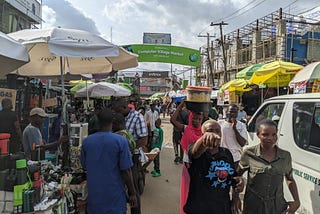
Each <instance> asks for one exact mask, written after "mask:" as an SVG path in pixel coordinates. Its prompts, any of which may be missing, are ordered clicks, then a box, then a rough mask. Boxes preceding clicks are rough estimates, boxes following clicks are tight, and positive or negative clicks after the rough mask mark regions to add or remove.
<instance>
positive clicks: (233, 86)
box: [220, 79, 252, 92]
mask: <svg viewBox="0 0 320 214" xmlns="http://www.w3.org/2000/svg"><path fill="white" fill-rule="evenodd" d="M248 85H249V81H248V80H245V79H234V80H230V81H229V82H227V83H225V84H223V85H222V86H221V87H220V91H224V90H227V89H228V90H229V91H230V92H232V91H240V92H245V91H251V90H252V89H251V88H250V87H247V86H248Z"/></svg>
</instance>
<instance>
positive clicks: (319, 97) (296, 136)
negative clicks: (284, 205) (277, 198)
mask: <svg viewBox="0 0 320 214" xmlns="http://www.w3.org/2000/svg"><path fill="white" fill-rule="evenodd" d="M265 118H269V119H273V120H278V121H277V122H278V129H279V131H278V136H279V139H278V145H279V147H281V148H283V149H285V150H287V151H289V152H290V153H291V156H292V166H293V174H294V178H295V180H296V182H297V186H298V190H299V196H300V201H301V206H300V208H299V210H298V212H299V213H303V214H319V213H320V93H310V94H294V95H284V96H278V97H273V98H270V99H268V100H266V101H265V102H264V103H263V104H262V105H261V106H260V108H259V109H258V110H257V111H256V113H255V114H254V115H253V117H252V118H251V119H250V121H249V123H248V141H249V146H251V145H255V144H257V143H258V142H259V141H258V137H257V135H256V124H257V123H258V122H259V121H260V120H262V119H265ZM285 196H286V198H287V200H290V199H291V195H290V193H289V190H288V189H287V188H285Z"/></svg>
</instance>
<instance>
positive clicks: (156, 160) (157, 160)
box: [153, 152, 160, 173]
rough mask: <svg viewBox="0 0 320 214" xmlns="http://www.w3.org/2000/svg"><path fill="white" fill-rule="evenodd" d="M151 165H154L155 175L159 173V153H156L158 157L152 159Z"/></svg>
mask: <svg viewBox="0 0 320 214" xmlns="http://www.w3.org/2000/svg"><path fill="white" fill-rule="evenodd" d="M153 164H154V168H153V169H154V171H156V172H157V173H160V152H159V153H158V155H157V156H156V157H155V158H154V160H153Z"/></svg>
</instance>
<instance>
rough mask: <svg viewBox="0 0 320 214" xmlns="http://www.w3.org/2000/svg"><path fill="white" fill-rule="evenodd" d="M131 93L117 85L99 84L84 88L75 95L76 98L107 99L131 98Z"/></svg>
mask: <svg viewBox="0 0 320 214" xmlns="http://www.w3.org/2000/svg"><path fill="white" fill-rule="evenodd" d="M130 95H131V91H130V90H128V89H126V88H124V87H122V86H120V85H117V84H113V83H109V82H98V83H94V84H91V85H88V87H85V88H82V89H80V90H79V91H77V92H76V93H75V95H74V96H75V97H87V96H89V97H105V96H115V97H122V96H130Z"/></svg>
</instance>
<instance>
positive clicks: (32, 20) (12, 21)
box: [0, 0, 42, 33]
mask: <svg viewBox="0 0 320 214" xmlns="http://www.w3.org/2000/svg"><path fill="white" fill-rule="evenodd" d="M41 21H42V19H41V2H40V1H37V0H0V30H1V31H2V32H4V33H11V32H15V31H18V30H23V29H30V28H38V27H37V25H40V24H41Z"/></svg>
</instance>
